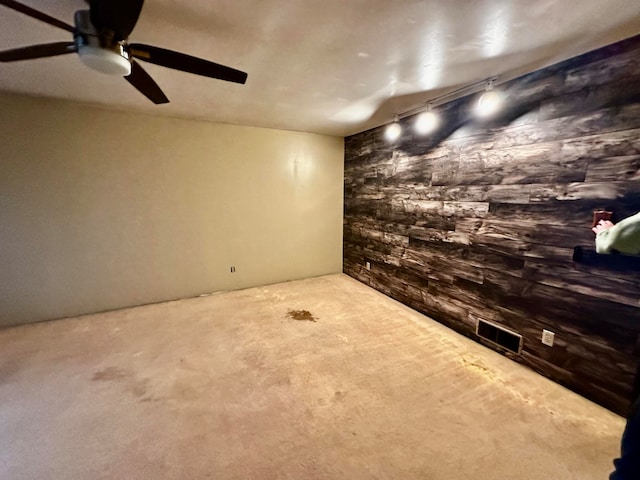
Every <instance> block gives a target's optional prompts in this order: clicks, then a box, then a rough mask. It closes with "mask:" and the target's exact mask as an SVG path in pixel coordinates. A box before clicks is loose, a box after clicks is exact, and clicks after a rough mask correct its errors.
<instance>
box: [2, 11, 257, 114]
mask: <svg viewBox="0 0 640 480" xmlns="http://www.w3.org/2000/svg"><path fill="white" fill-rule="evenodd" d="M87 3H88V4H89V10H78V11H77V12H76V13H75V17H74V20H75V22H74V23H75V26H73V27H72V26H71V25H68V24H66V23H65V22H62V21H60V20H58V19H57V18H53V17H51V16H49V15H47V14H45V13H42V12H40V11H38V10H35V9H33V8H31V7H29V6H27V5H24V4H22V3H19V2H16V1H14V0H0V5H4V6H5V7H8V8H11V9H13V10H16V11H18V12H20V13H24V14H25V15H28V16H30V17H33V18H35V19H38V20H41V21H43V22H45V23H48V24H49V25H53V26H54V27H58V28H61V29H63V30H66V31H67V32H70V33H72V34H73V41H72V42H56V43H45V44H41V45H31V46H29V47H23V48H16V49H12V50H5V51H3V52H0V62H15V61H19V60H30V59H34V58H42V57H54V56H57V55H65V54H68V53H77V54H78V55H79V56H80V59H81V60H82V61H83V62H84V63H85V64H86V65H88V66H89V67H91V68H93V69H94V70H98V71H100V72H103V73H107V74H111V75H120V76H123V77H124V78H125V80H127V81H128V82H129V83H130V84H131V85H133V86H134V87H135V88H137V89H138V90H139V91H140V92H141V93H142V94H144V95H145V96H146V97H147V98H148V99H149V100H151V101H152V102H153V103H156V104H160V103H168V102H169V99H168V98H167V97H166V96H165V94H164V93H163V92H162V90H161V89H160V87H159V86H158V84H157V83H156V82H155V81H154V80H153V79H152V78H151V77H150V76H149V74H148V73H147V72H146V71H145V70H144V69H143V68H142V67H141V66H140V64H139V63H138V62H136V60H135V59H139V60H144V61H146V62H151V63H155V64H156V65H161V66H163V67H167V68H173V69H174V70H181V71H183V72H189V73H194V74H196V75H202V76H205V77H211V78H217V79H219V80H226V81H228V82H235V83H242V84H244V83H245V82H246V81H247V74H246V73H245V72H242V71H240V70H236V69H235V68H231V67H227V66H224V65H220V64H218V63H214V62H210V61H208V60H204V59H202V58H197V57H192V56H191V55H186V54H184V53H179V52H175V51H173V50H167V49H165V48H159V47H154V46H152V45H144V44H142V43H129V35H130V34H131V32H132V31H133V27H134V26H135V25H136V22H137V21H138V17H139V16H140V11H141V10H142V4H143V3H144V0H88V2H87Z"/></svg>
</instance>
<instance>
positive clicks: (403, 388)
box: [0, 275, 624, 480]
mask: <svg viewBox="0 0 640 480" xmlns="http://www.w3.org/2000/svg"><path fill="white" fill-rule="evenodd" d="M307 312H308V313H307ZM295 318H299V320H296V319H295ZM313 320H315V321H313ZM0 355H1V357H0V359H1V364H0V421H1V424H0V478H2V479H11V480H13V479H64V480H71V479H143V478H144V479H200V478H215V479H256V480H269V479H350V480H351V479H398V480H400V479H401V480H406V479H422V480H424V479H443V480H444V479H447V480H451V479H473V480H484V479H496V480H509V479H514V480H529V479H536V480H550V479H553V480H555V479H562V480H568V479H576V480H578V479H579V480H590V479H593V480H596V479H597V480H605V479H606V478H607V474H608V473H609V472H610V470H611V461H612V458H613V457H614V456H616V455H617V452H618V448H619V439H620V434H621V432H622V429H623V426H624V422H623V419H622V418H620V417H619V416H617V415H614V414H612V413H610V412H609V411H607V410H605V409H603V408H601V407H598V406H597V405H595V404H593V403H591V402H589V401H587V400H585V399H583V398H581V397H579V396H577V395H575V394H573V393H571V392H569V391H567V390H565V389H564V388H562V387H560V386H558V385H556V384H554V383H552V382H550V381H548V380H546V379H544V378H542V377H540V376H538V375H537V374H535V373H533V372H532V371H529V370H527V369H526V368H524V367H521V366H519V365H518V364H516V363H514V362H511V361H509V360H507V359H505V358H503V357H501V356H500V355H498V354H496V353H494V352H492V351H490V350H488V349H486V348H484V347H482V346H480V345H478V344H475V343H474V342H472V341H470V340H468V339H466V338H463V337H461V336H459V335H457V334H455V333H453V332H452V331H450V330H448V329H447V328H445V327H443V326H441V325H439V324H437V323H435V322H433V321H431V320H429V319H427V318H425V317H423V316H422V315H419V314H417V313H415V312H414V311H412V310H410V309H408V308H405V307H404V306H402V305H400V304H398V303H396V302H394V301H393V300H390V299H388V298H386V297H384V296H383V295H381V294H379V293H377V292H375V291H373V290H371V289H369V288H368V287H366V286H364V285H362V284H360V283H358V282H356V281H355V280H353V279H351V278H349V277H346V276H344V275H331V276H326V277H321V278H315V279H309V280H303V281H297V282H290V283H284V284H279V285H272V286H266V287H259V288H252V289H248V290H242V291H236V292H229V293H223V294H217V295H212V296H209V297H201V298H196V299H188V300H182V301H176V302H169V303H164V304H158V305H151V306H144V307H138V308H132V309H127V310H120V311H116V312H110V313H104V314H96V315H90V316H84V317H78V318H73V319H67V320H61V321H55V322H48V323H42V324H38V325H31V326H25V327H18V328H12V329H5V330H2V331H0Z"/></svg>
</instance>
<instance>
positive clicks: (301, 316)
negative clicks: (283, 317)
mask: <svg viewBox="0 0 640 480" xmlns="http://www.w3.org/2000/svg"><path fill="white" fill-rule="evenodd" d="M287 317H289V318H291V319H292V320H298V321H300V322H305V321H307V322H316V318H315V317H314V316H313V315H312V314H311V312H309V311H308V310H289V312H288V313H287Z"/></svg>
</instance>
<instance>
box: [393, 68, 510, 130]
mask: <svg viewBox="0 0 640 480" xmlns="http://www.w3.org/2000/svg"><path fill="white" fill-rule="evenodd" d="M497 80H498V77H492V78H489V79H488V80H482V81H480V82H476V83H471V84H469V85H465V86H463V87H460V88H458V89H456V90H453V91H451V92H448V93H445V94H444V95H440V96H439V97H436V98H433V99H431V100H430V101H429V103H427V105H426V109H425V106H424V104H423V105H421V106H420V107H417V108H414V109H411V110H407V111H406V112H403V113H401V114H396V115H394V117H393V123H390V124H388V125H387V128H386V129H385V130H384V137H385V138H386V140H387V141H389V142H395V141H396V140H398V138H400V135H402V127H401V126H400V123H398V122H399V119H400V118H406V117H411V116H414V115H417V116H416V118H415V120H414V123H413V128H414V130H415V132H416V134H418V135H426V134H428V133H432V132H433V131H435V129H436V128H438V126H439V125H440V116H439V115H438V114H437V113H436V112H434V111H432V107H437V106H438V105H442V104H444V103H446V102H450V101H453V100H457V99H459V98H462V97H466V96H468V95H472V94H475V93H478V92H481V91H483V90H484V93H483V94H482V95H481V96H480V98H479V99H478V102H477V103H476V105H475V106H474V109H475V113H476V115H478V116H479V117H490V116H491V115H493V114H494V113H496V112H497V111H498V110H499V109H500V107H501V105H502V102H503V95H502V94H501V93H500V92H496V91H495V90H493V87H494V85H495V82H496V81H497Z"/></svg>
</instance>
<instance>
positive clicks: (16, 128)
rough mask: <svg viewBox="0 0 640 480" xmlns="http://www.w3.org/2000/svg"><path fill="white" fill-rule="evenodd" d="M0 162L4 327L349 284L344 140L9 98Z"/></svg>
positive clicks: (1, 123) (1, 118)
mask: <svg viewBox="0 0 640 480" xmlns="http://www.w3.org/2000/svg"><path fill="white" fill-rule="evenodd" d="M160 108H161V107H160ZM0 155H1V156H0V325H15V324H20V323H28V322H33V321H39V320H45V319H52V318H60V317H64V316H69V315H76V314H81V313H88V312H96V311H102V310H108V309H115V308H120V307H125V306H131V305H140V304H144V303H150V302H158V301H162V300H168V299H175V298H183V297H190V296H194V295H198V294H201V293H204V292H213V291H219V290H230V289H238V288H244V287H249V286H255V285H261V284H268V283H274V282H280V281H285V280H292V279H299V278H305V277H311V276H316V275H322V274H327V273H335V272H340V271H342V205H343V203H342V199H343V160H344V142H343V139H342V138H338V137H329V136H322V135H313V134H306V133H298V132H290V131H280V130H269V129H263V128H253V127H241V126H233V125H224V124H213V123H206V122H200V121H191V120H185V119H175V118H162V117H153V116H146V115H139V114H130V113H123V112H116V111H110V110H105V109H99V108H94V107H87V106H81V105H74V104H71V103H66V102H60V101H54V100H43V99H33V98H27V97H17V96H7V95H0ZM232 265H233V266H235V267H236V273H233V274H232V273H230V271H229V270H230V266H232Z"/></svg>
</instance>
